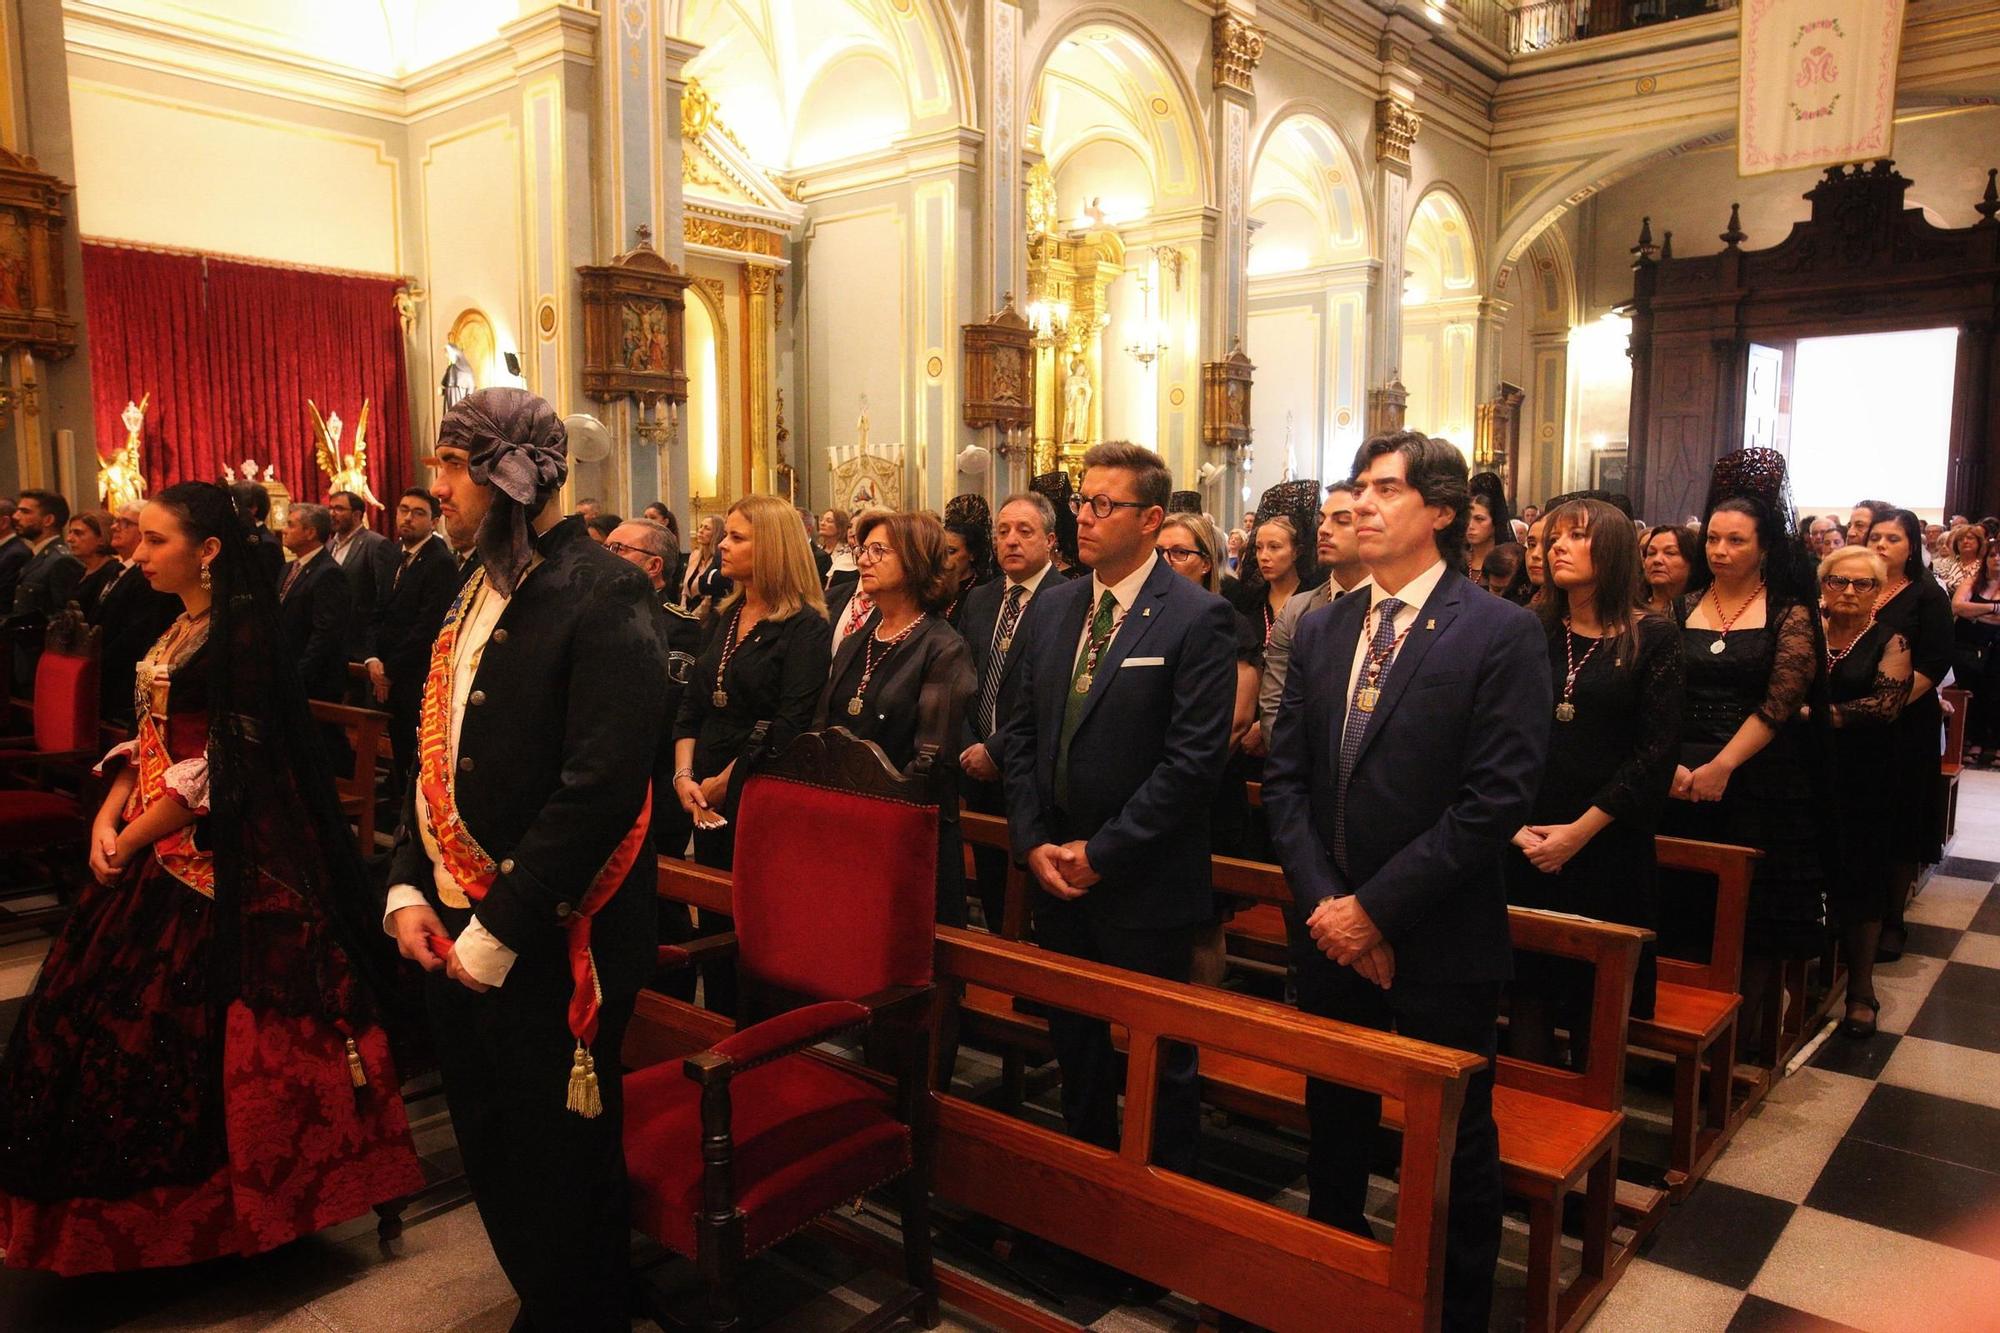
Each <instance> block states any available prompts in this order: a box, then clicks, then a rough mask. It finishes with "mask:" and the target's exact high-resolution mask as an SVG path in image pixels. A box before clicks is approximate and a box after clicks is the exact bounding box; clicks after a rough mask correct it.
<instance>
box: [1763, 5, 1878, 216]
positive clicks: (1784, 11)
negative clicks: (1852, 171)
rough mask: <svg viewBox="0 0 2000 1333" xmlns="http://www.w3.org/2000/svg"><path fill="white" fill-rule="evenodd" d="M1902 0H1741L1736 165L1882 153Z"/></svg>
mask: <svg viewBox="0 0 2000 1333" xmlns="http://www.w3.org/2000/svg"><path fill="white" fill-rule="evenodd" d="M1903 4H1904V0H1743V3H1742V13H1743V28H1742V49H1741V66H1742V75H1741V83H1740V86H1739V88H1738V90H1737V98H1738V102H1737V124H1736V170H1737V173H1738V174H1739V175H1744V176H1755V175H1760V174H1762V173H1764V172H1767V171H1790V170H1794V169H1796V168H1800V167H1824V166H1831V165H1833V164H1835V163H1845V162H1858V161H1862V160H1864V159H1867V158H1877V157H1887V156H1889V153H1890V151H1891V144H1892V143H1893V142H1894V139H1895V131H1896V62H1897V60H1898V59H1899V57H1900V56H1901V55H1902V49H1903Z"/></svg>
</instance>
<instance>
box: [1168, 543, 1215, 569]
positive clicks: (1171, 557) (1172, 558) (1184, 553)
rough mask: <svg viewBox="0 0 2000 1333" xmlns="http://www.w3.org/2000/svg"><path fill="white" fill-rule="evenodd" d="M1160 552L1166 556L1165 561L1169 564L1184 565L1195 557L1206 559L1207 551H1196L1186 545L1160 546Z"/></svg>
mask: <svg viewBox="0 0 2000 1333" xmlns="http://www.w3.org/2000/svg"><path fill="white" fill-rule="evenodd" d="M1160 554H1161V555H1163V556H1165V557H1166V560H1167V563H1168V564H1170V565H1184V564H1186V563H1187V562H1188V561H1190V560H1193V559H1196V558H1197V557H1199V558H1200V559H1203V560H1206V559H1208V552H1206V551H1197V550H1195V549H1193V548H1192V547H1187V546H1162V547H1161V548H1160Z"/></svg>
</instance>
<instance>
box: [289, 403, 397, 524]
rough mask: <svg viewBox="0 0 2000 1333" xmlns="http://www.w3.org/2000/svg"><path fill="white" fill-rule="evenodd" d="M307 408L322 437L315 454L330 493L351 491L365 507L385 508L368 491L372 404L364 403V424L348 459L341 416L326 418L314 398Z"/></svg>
mask: <svg viewBox="0 0 2000 1333" xmlns="http://www.w3.org/2000/svg"><path fill="white" fill-rule="evenodd" d="M306 406H307V407H308V408H311V409H312V416H313V431H314V433H315V435H316V436H317V437H318V438H317V439H316V440H315V442H314V443H315V449H314V454H315V456H316V457H317V458H318V460H319V466H320V471H322V472H324V473H326V475H327V489H328V491H329V492H331V491H347V492H348V493H350V494H353V495H358V496H360V497H361V501H362V503H363V504H365V505H368V506H369V507H370V508H373V509H380V508H382V502H381V501H380V500H378V499H376V498H375V492H374V491H372V490H370V489H369V488H368V400H367V399H366V398H364V399H362V400H361V420H360V421H359V422H357V423H356V424H355V427H354V452H352V453H350V454H347V455H345V456H343V455H342V454H341V452H340V424H341V423H340V413H338V412H335V413H334V414H333V415H332V416H330V417H324V418H323V417H321V416H320V414H319V408H318V406H317V405H315V404H314V402H313V400H312V399H310V398H308V399H306Z"/></svg>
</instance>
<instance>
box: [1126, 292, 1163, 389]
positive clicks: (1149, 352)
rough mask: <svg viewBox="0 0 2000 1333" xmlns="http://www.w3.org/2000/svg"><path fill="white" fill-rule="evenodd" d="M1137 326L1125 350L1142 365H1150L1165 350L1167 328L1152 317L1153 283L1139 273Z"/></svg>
mask: <svg viewBox="0 0 2000 1333" xmlns="http://www.w3.org/2000/svg"><path fill="white" fill-rule="evenodd" d="M1139 309H1140V315H1139V327H1138V329H1137V330H1136V332H1135V335H1134V337H1133V339H1132V341H1131V342H1128V343H1126V344H1125V352H1126V354H1127V355H1128V356H1130V357H1131V358H1132V359H1133V360H1134V361H1137V362H1138V363H1139V364H1140V365H1142V366H1151V365H1152V364H1153V362H1155V361H1157V360H1159V358H1160V357H1162V356H1164V355H1165V354H1166V351H1167V345H1168V344H1167V328H1166V325H1165V324H1163V323H1161V322H1160V321H1159V320H1158V319H1155V318H1154V317H1153V284H1152V283H1150V282H1148V281H1147V280H1146V275H1145V274H1143V273H1142V274H1140V275H1139Z"/></svg>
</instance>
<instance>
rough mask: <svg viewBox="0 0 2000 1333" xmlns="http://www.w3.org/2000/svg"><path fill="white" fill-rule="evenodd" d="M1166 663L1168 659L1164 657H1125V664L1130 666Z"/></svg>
mask: <svg viewBox="0 0 2000 1333" xmlns="http://www.w3.org/2000/svg"><path fill="white" fill-rule="evenodd" d="M1166 664H1167V659H1166V658H1164V657H1128V658H1126V659H1125V665H1126V666H1128V667H1135V666H1165V665H1166Z"/></svg>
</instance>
